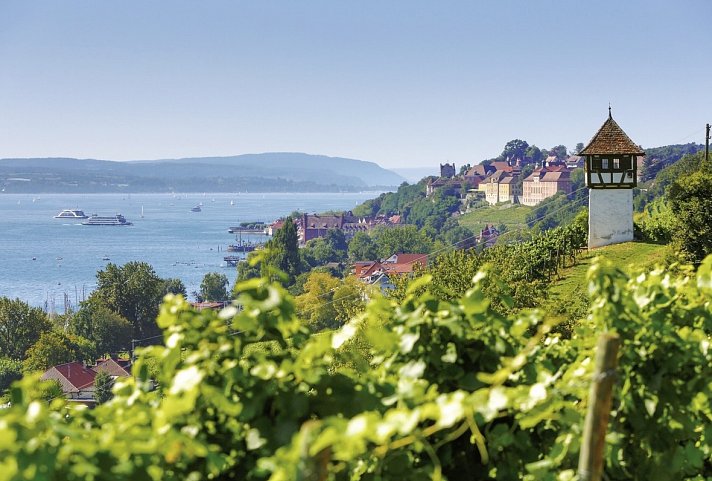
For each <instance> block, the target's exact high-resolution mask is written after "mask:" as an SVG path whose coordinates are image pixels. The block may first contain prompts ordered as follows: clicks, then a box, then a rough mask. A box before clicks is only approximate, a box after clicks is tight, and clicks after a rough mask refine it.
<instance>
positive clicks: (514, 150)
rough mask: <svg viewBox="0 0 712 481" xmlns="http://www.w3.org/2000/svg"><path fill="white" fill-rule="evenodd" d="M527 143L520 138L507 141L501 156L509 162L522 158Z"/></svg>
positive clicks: (527, 146) (527, 145)
mask: <svg viewBox="0 0 712 481" xmlns="http://www.w3.org/2000/svg"><path fill="white" fill-rule="evenodd" d="M528 148H529V144H528V143H527V142H526V141H524V140H520V139H514V140H510V141H509V142H507V144H506V145H505V146H504V150H503V151H502V155H501V156H502V157H503V158H504V159H506V160H508V161H509V162H511V163H514V162H515V161H517V160H524V158H525V157H526V151H527V149H528Z"/></svg>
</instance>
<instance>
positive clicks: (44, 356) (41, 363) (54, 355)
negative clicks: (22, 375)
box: [23, 331, 96, 371]
mask: <svg viewBox="0 0 712 481" xmlns="http://www.w3.org/2000/svg"><path fill="white" fill-rule="evenodd" d="M95 359H96V347H95V346H94V343H93V342H91V341H89V340H88V339H85V338H83V337H80V336H75V335H73V334H65V333H63V332H59V331H48V332H43V333H42V335H41V336H40V338H39V339H38V340H37V342H36V343H34V344H33V345H32V346H31V347H30V348H29V349H28V350H27V358H26V359H25V360H24V362H23V366H24V369H25V371H44V370H46V369H48V368H50V367H51V366H56V365H57V364H64V363H67V362H75V361H77V362H91V361H94V360H95Z"/></svg>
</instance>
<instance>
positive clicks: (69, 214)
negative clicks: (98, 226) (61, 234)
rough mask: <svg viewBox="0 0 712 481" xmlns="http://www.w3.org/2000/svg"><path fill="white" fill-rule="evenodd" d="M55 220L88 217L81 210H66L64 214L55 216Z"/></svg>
mask: <svg viewBox="0 0 712 481" xmlns="http://www.w3.org/2000/svg"><path fill="white" fill-rule="evenodd" d="M54 218H55V219H87V218H88V216H87V215H86V214H85V213H84V211H82V210H79V209H64V210H63V211H62V212H60V213H59V214H57V215H55V216H54Z"/></svg>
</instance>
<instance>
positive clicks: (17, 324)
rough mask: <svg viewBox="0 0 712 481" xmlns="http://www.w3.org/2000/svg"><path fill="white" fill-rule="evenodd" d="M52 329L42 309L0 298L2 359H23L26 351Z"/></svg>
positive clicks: (0, 354) (0, 345)
mask: <svg viewBox="0 0 712 481" xmlns="http://www.w3.org/2000/svg"><path fill="white" fill-rule="evenodd" d="M51 327H52V324H51V323H50V321H49V319H47V315H46V314H45V313H44V312H43V311H42V310H41V309H38V308H36V307H31V306H30V305H29V304H27V303H26V302H23V301H21V300H20V299H14V300H13V299H9V298H7V297H0V357H9V358H11V359H17V360H21V359H23V358H24V357H25V351H27V349H28V348H29V347H30V346H32V345H33V344H34V343H35V342H37V340H38V339H39V338H40V335H41V334H42V333H43V332H46V331H48V330H50V329H51Z"/></svg>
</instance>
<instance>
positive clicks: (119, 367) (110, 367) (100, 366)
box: [91, 357, 131, 379]
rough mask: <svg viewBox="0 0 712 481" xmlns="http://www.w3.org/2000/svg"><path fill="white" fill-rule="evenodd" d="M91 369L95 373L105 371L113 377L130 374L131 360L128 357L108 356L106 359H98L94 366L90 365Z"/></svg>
mask: <svg viewBox="0 0 712 481" xmlns="http://www.w3.org/2000/svg"><path fill="white" fill-rule="evenodd" d="M91 370H92V371H94V372H96V373H97V374H98V373H100V372H105V373H107V374H108V375H109V376H111V377H112V378H113V379H116V378H117V377H130V376H131V361H130V360H128V359H118V358H113V357H109V358H107V359H99V360H98V361H97V362H96V366H92V367H91Z"/></svg>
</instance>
